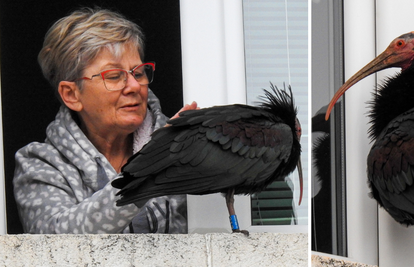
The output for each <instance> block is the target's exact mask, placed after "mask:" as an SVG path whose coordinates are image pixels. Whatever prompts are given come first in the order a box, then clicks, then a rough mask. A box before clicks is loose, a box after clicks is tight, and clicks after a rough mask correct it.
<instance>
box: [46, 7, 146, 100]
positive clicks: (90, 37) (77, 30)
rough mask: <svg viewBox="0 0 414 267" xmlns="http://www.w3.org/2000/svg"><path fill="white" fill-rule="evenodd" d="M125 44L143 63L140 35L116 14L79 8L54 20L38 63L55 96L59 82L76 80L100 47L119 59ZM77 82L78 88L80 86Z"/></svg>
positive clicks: (136, 27) (142, 39)
mask: <svg viewBox="0 0 414 267" xmlns="http://www.w3.org/2000/svg"><path fill="white" fill-rule="evenodd" d="M126 43H130V44H132V45H133V47H135V48H136V49H137V50H138V53H139V55H140V57H141V59H142V60H144V34H143V32H142V30H141V28H140V27H139V26H138V25H136V24H135V23H133V22H131V21H129V20H127V19H126V18H125V17H124V16H122V15H121V14H119V13H116V12H113V11H110V10H105V9H100V8H95V9H91V8H82V9H80V10H77V11H74V12H73V13H71V14H70V15H69V16H66V17H63V18H61V19H60V20H58V21H57V22H56V23H55V24H53V26H52V27H51V28H50V29H49V31H48V32H47V33H46V36H45V40H44V43H43V48H42V50H41V51H40V53H39V55H38V62H39V64H40V67H41V68H42V72H43V75H44V76H45V78H46V79H47V80H48V81H49V83H50V84H51V85H52V87H53V88H54V90H55V93H56V94H57V96H58V98H59V100H60V96H59V94H58V93H57V89H58V86H59V83H60V82H61V81H76V80H77V79H79V78H80V77H81V75H82V73H83V71H84V69H85V68H86V67H87V66H88V65H89V64H90V63H91V62H92V61H93V60H94V59H95V58H96V56H97V55H98V54H99V52H100V51H101V50H102V49H103V48H107V49H109V50H110V51H111V53H112V54H114V55H115V56H120V55H121V53H122V51H123V48H124V46H125V44H126ZM81 83H82V82H81V81H78V85H79V86H81Z"/></svg>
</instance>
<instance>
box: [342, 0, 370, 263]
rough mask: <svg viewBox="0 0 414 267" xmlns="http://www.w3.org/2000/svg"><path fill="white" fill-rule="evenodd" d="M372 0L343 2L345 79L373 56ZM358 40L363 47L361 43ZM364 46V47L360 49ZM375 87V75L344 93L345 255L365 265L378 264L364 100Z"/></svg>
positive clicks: (367, 125) (367, 121) (367, 98)
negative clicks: (368, 175)
mask: <svg viewBox="0 0 414 267" xmlns="http://www.w3.org/2000/svg"><path fill="white" fill-rule="evenodd" d="M375 2H376V1H374V0H371V1H360V0H346V1H344V55H345V58H344V64H345V80H346V79H348V78H350V77H351V76H352V75H353V74H354V73H356V72H357V71H358V70H360V69H361V68H362V67H363V66H365V65H366V64H367V63H368V62H370V61H371V60H372V59H374V57H375V56H376V53H375V51H376V49H375V48H376V43H375ZM361 42H362V43H363V46H361ZM362 47H363V49H361V48H362ZM374 87H375V75H372V76H370V77H367V78H365V79H364V80H362V81H360V82H359V83H358V84H356V85H354V86H353V88H352V89H351V90H348V91H347V92H346V96H345V99H346V101H345V128H346V132H345V138H346V141H345V142H346V143H345V149H346V161H345V162H346V187H347V190H346V192H347V231H348V240H347V241H348V258H349V259H350V260H352V261H357V262H361V263H367V264H373V265H376V264H378V227H377V224H378V223H377V222H378V219H377V217H378V214H377V204H376V202H375V201H374V200H373V199H371V198H369V197H368V194H369V188H368V186H367V174H366V168H367V161H366V159H367V155H368V153H369V149H370V147H371V144H370V140H369V138H368V134H367V133H368V127H369V118H368V117H367V116H366V113H367V104H366V103H367V101H369V100H370V99H371V93H372V90H371V89H373V88H374Z"/></svg>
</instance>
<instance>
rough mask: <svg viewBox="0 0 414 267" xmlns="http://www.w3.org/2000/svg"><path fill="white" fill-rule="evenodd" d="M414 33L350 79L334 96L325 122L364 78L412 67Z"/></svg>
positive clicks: (401, 37) (401, 39)
mask: <svg viewBox="0 0 414 267" xmlns="http://www.w3.org/2000/svg"><path fill="white" fill-rule="evenodd" d="M412 40H413V33H407V34H404V35H401V36H400V37H398V38H396V39H394V40H393V41H392V42H391V44H390V45H389V46H388V48H387V49H386V50H385V51H384V52H382V53H381V54H380V55H379V56H377V57H376V58H375V59H374V60H372V61H371V62H370V63H368V64H367V65H366V66H365V67H363V68H362V69H361V70H360V71H358V72H357V73H355V74H354V75H353V76H352V77H351V78H349V79H348V80H347V81H346V82H345V83H344V84H343V85H342V86H341V88H339V89H338V91H337V92H336V93H335V95H334V96H333V98H332V100H331V102H329V106H328V109H327V111H326V115H325V120H328V119H329V115H330V113H331V111H332V109H333V107H334V105H335V103H336V101H338V99H339V98H340V97H341V96H342V95H343V94H344V93H345V91H346V90H348V89H349V88H350V87H351V86H352V85H354V84H356V83H357V82H359V81H360V80H362V79H363V78H365V77H367V76H369V75H371V74H373V73H375V72H377V71H380V70H383V69H387V68H391V67H401V68H402V69H403V70H404V69H406V68H408V67H409V66H410V65H411V62H412V60H413V58H414V52H413V43H412Z"/></svg>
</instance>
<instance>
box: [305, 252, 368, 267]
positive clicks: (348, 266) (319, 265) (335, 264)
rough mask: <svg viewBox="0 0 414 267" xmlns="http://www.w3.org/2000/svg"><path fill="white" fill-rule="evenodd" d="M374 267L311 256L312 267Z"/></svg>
mask: <svg viewBox="0 0 414 267" xmlns="http://www.w3.org/2000/svg"><path fill="white" fill-rule="evenodd" d="M328 266H329V267H376V266H374V265H367V264H363V263H356V262H351V261H347V260H342V259H335V258H331V257H327V256H320V255H312V267H328Z"/></svg>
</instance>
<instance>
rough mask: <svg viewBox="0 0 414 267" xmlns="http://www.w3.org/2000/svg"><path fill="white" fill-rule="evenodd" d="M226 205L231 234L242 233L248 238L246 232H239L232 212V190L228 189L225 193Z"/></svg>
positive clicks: (234, 214)
mask: <svg viewBox="0 0 414 267" xmlns="http://www.w3.org/2000/svg"><path fill="white" fill-rule="evenodd" d="M226 204H227V209H228V210H229V215H230V224H231V229H232V230H233V233H243V234H245V235H246V236H249V232H248V231H246V230H240V228H239V222H238V221H237V216H236V212H235V210H234V188H230V189H229V190H228V191H227V193H226Z"/></svg>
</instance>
